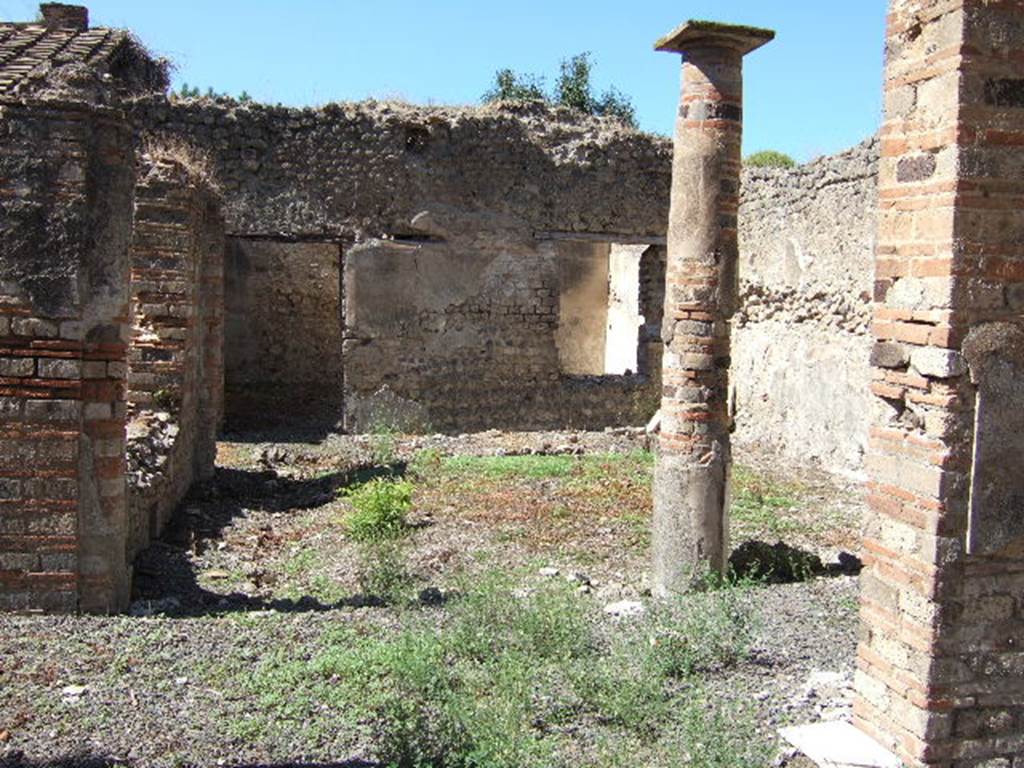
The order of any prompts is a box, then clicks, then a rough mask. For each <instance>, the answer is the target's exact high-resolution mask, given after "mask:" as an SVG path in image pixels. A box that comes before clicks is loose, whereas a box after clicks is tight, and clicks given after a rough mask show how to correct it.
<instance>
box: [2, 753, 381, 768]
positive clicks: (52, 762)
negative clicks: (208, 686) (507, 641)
mask: <svg viewBox="0 0 1024 768" xmlns="http://www.w3.org/2000/svg"><path fill="white" fill-rule="evenodd" d="M131 765H134V763H132V762H130V761H125V760H118V759H116V758H113V757H104V756H102V755H92V754H79V755H67V756H62V757H57V758H48V759H45V760H37V759H34V758H27V757H25V756H24V755H22V754H20V753H11V754H8V755H3V754H0V768H124V766H131ZM224 765H225V766H227V767H228V768H380V763H368V762H366V761H365V760H345V761H343V762H332V763H306V762H300V761H296V762H291V761H284V762H277V763H231V762H227V763H224Z"/></svg>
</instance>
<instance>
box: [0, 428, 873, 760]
mask: <svg viewBox="0 0 1024 768" xmlns="http://www.w3.org/2000/svg"><path fill="white" fill-rule="evenodd" d="M645 446H646V437H645V436H644V435H643V434H642V433H641V432H638V431H636V430H615V431H611V432H604V433H528V434H523V433H515V434H513V433H493V432H492V433H483V434H480V435H465V436H457V437H444V436H432V437H421V438H415V439H410V440H394V441H391V439H390V438H381V437H379V436H378V437H371V438H366V437H363V438H345V437H331V438H328V439H326V440H322V441H321V442H319V443H315V444H314V443H297V442H289V443H273V444H270V443H254V442H243V441H236V442H225V443H222V444H221V446H220V450H219V464H220V467H219V469H218V473H217V477H216V479H215V480H214V481H213V482H212V483H210V484H208V485H207V486H205V487H204V488H200V489H197V491H196V492H195V493H194V495H193V497H192V498H190V499H189V501H188V502H187V503H186V504H185V505H183V509H182V511H181V514H179V515H178V517H177V519H176V520H175V523H174V525H173V526H172V527H171V529H170V530H169V531H168V533H167V535H166V536H165V538H164V539H163V540H161V541H159V542H156V543H154V545H153V546H152V547H150V549H149V550H147V551H146V552H144V553H143V554H142V555H141V556H140V558H139V559H138V561H137V574H136V587H135V588H136V596H135V597H136V599H135V602H134V604H133V614H134V615H131V616H120V617H109V618H102V617H79V618H75V617H46V616H0V766H23V765H24V766H28V765H32V766H36V765H38V766H43V765H47V766H49V765H54V766H55V765H68V766H71V765H88V764H90V761H93V762H95V764H120V763H129V764H133V765H139V766H183V765H197V766H199V765H202V766H206V765H274V766H285V765H312V764H316V765H324V764H329V765H351V766H357V765H371V764H372V763H370V762H369V760H370V756H371V755H372V745H371V744H365V743H360V742H359V740H358V738H356V737H355V736H354V735H353V734H352V733H346V732H345V730H344V728H339V730H338V733H336V734H333V735H332V736H331V737H330V738H326V737H324V738H321V739H320V740H319V741H315V742H311V741H309V740H302V739H298V738H296V739H295V740H291V741H290V740H289V739H288V738H281V737H275V738H274V739H269V738H267V739H263V738H259V737H254V736H253V735H252V734H251V733H243V732H242V731H241V730H240V729H239V727H238V724H239V722H241V721H242V720H244V718H245V717H246V715H247V714H248V713H251V712H252V711H253V709H254V708H256V707H258V706H259V702H258V701H253V700H251V699H250V698H248V697H246V696H244V695H242V694H240V693H239V691H238V690H237V689H234V688H232V687H231V686H228V685H226V684H225V682H224V679H223V677H222V676H221V675H220V674H219V673H218V670H219V669H220V668H221V666H222V665H223V664H224V663H225V660H232V662H233V663H240V664H243V665H244V664H246V663H255V661H256V660H257V659H260V658H263V657H264V656H265V655H266V654H267V653H268V652H270V651H274V650H278V649H285V650H289V649H293V650H294V653H295V654H296V655H297V656H301V655H302V654H304V653H307V652H308V649H309V648H310V647H312V645H313V644H315V642H316V641H317V639H318V638H320V637H321V636H322V635H323V634H324V632H326V631H329V630H331V629H332V628H336V627H338V626H340V625H352V626H372V627H389V626H397V625H398V624H399V623H400V622H401V621H402V620H403V619H402V615H403V614H402V613H401V611H399V610H397V609H394V608H389V607H380V606H376V605H374V603H373V600H372V599H370V598H368V597H367V596H364V595H360V594H359V580H358V570H359V565H358V559H357V558H356V556H355V554H354V551H353V548H352V546H351V543H350V542H348V541H346V537H345V534H344V529H343V527H342V526H341V525H340V524H339V521H340V519H341V517H342V515H343V514H344V510H345V507H344V504H345V502H344V501H343V500H341V499H339V496H338V491H339V489H341V488H344V487H345V486H346V485H348V484H350V483H351V482H352V481H353V478H355V477H356V476H357V475H359V473H360V472H363V473H365V472H366V468H367V467H368V466H369V465H371V464H372V463H373V461H374V459H375V458H376V459H380V458H381V454H385V453H386V454H388V455H389V458H393V459H394V460H395V461H397V462H399V463H401V462H403V461H408V460H410V459H412V458H413V457H414V456H415V455H416V454H417V453H418V452H422V451H423V450H424V449H430V450H433V451H436V452H438V453H441V454H444V455H449V456H495V455H498V456H511V455H536V454H552V453H553V454H558V455H567V456H581V457H591V458H581V459H580V460H579V461H580V464H579V466H576V465H573V468H572V473H571V474H570V475H567V476H566V477H549V476H537V477H526V478H524V477H511V478H510V477H497V478H491V479H489V480H486V481H483V480H476V479H475V478H474V477H473V476H472V475H470V476H469V477H468V479H467V476H466V475H459V474H458V473H452V472H448V473H447V474H446V473H443V472H439V473H438V475H439V479H437V480H428V481H425V482H423V483H421V484H420V485H422V487H419V486H418V490H417V495H416V497H415V502H416V503H415V508H414V511H413V514H412V523H413V525H414V527H415V530H414V532H413V534H412V536H411V541H412V545H411V547H410V554H409V557H410V568H411V570H412V572H413V574H414V576H415V578H416V587H417V589H428V588H436V589H441V590H443V589H445V588H446V587H447V586H448V584H449V580H450V579H451V578H453V577H454V576H455V575H457V574H465V573H470V574H472V573H473V572H474V569H514V568H518V569H519V573H521V574H522V578H523V579H524V582H529V581H530V580H536V579H543V578H563V577H565V576H567V575H572V574H577V576H576V578H577V579H579V580H580V581H581V584H583V583H585V582H588V583H589V585H588V586H586V587H585V588H583V589H582V591H584V592H585V593H586V594H585V596H584V599H587V600H590V601H592V602H593V604H594V607H595V612H598V613H599V612H600V609H601V608H602V607H603V606H605V605H606V604H608V603H610V602H614V601H618V600H623V599H626V600H640V601H643V600H644V599H646V594H647V592H646V583H645V580H644V576H643V574H644V571H645V562H646V557H647V541H646V526H647V518H646V515H647V509H648V508H649V503H650V502H649V492H648V491H647V487H648V485H649V469H648V468H645V465H644V460H643V454H640V453H638V452H639V451H642V450H643V449H644V448H645ZM606 454H625V455H626V456H627V457H632V458H626V459H622V460H614V459H608V460H607V464H606V465H605V464H604V463H602V462H603V461H604V459H602V458H601V457H602V456H604V455H606ZM420 455H422V454H420ZM740 460H741V462H743V463H744V464H745V465H746V466H747V467H751V468H753V470H752V471H756V472H760V473H762V475H764V473H769V472H770V471H772V470H773V465H772V462H771V459H770V457H757V456H750V455H741V456H740ZM586 462H589V463H586ZM586 467H592V468H593V467H597V470H593V469H592V470H586V471H585V469H586ZM786 472H787V479H786V481H785V483H788V485H784V486H783V485H780V486H778V487H780V488H781V487H784V489H786V490H787V492H788V493H789V496H784V498H787V499H789V501H787V502H786V503H785V504H782V505H778V509H776V508H775V507H771V511H772V514H773V515H774V516H773V517H771V518H770V519H768V518H765V519H768V523H767V525H768V528H767V530H766V531H763V532H761V533H763V534H764V536H765V538H767V535H768V534H770V533H773V532H776V531H778V530H784V531H786V532H787V534H788V535H787V536H786V541H787V543H788V544H794V545H796V546H800V547H805V548H808V549H810V550H812V551H815V552H817V553H819V554H821V555H823V556H824V559H826V561H827V560H829V559H830V558H831V554H834V553H836V552H838V551H839V550H841V549H844V548H850V547H851V544H852V543H855V541H856V530H857V518H858V515H859V506H858V505H859V496H858V495H857V494H856V493H855V492H854V491H853V489H852V487H851V485H852V484H851V483H846V482H842V481H836V480H834V479H831V478H828V477H827V476H824V475H822V474H820V473H817V472H813V471H809V470H808V471H800V472H794V471H793V470H792V468H790V467H787V468H786ZM759 482H766V481H763V479H762V480H759ZM780 482H781V481H780ZM779 493H780V494H781V493H782V492H781V491H780V492H779ZM771 498H774V496H772V497H771ZM765 508H766V509H767V507H765ZM759 509H760V508H759ZM751 520H752V521H753V522H751ZM751 520H747V521H746V522H744V523H743V525H745V526H746V528H745V529H742V530H743V531H744V532H745V533H747V534H757V533H758V531H757V530H756V527H757V525H759V524H760V523H761V521H762V517H761V516H754V517H753V518H751ZM821 521H824V522H823V523H822V522H821ZM734 533H735V531H734ZM740 540H742V539H740ZM542 568H545V569H558V576H557V577H555V576H547V577H545V576H542V575H540V574H541V569H542ZM551 572H552V571H550V570H546V571H544V573H551ZM580 574H582V575H580ZM857 591H858V580H857V577H856V576H855V575H839V576H831V577H821V578H815V579H812V580H810V581H807V582H803V583H797V584H783V585H772V586H766V587H762V588H758V592H757V612H758V614H759V615H760V620H761V627H760V629H759V634H758V639H757V641H756V643H755V648H754V652H753V654H752V656H751V658H750V659H749V660H747V661H745V662H743V663H741V664H740V665H738V666H736V667H734V668H731V669H728V670H725V671H723V672H719V673H715V674H714V675H712V676H711V677H709V679H708V680H707V685H708V686H709V687H710V688H711V689H712V690H715V691H720V692H721V693H722V695H724V696H728V697H732V698H735V699H738V700H743V701H749V702H753V703H754V704H755V705H756V709H757V711H758V713H759V714H758V721H759V725H760V727H761V728H762V729H763V730H765V731H766V732H771V733H774V731H775V730H776V729H777V728H778V727H779V726H782V725H787V724H795V723H802V722H810V721H814V720H821V719H836V718H842V717H848V715H849V706H850V696H851V691H850V684H851V678H852V673H853V662H854V652H855V642H856V641H855V637H856V599H857ZM424 610H434V611H438V612H439V614H438V615H439V616H440V615H441V613H443V611H444V608H443V606H441V607H434V608H429V609H426V608H425V609H424ZM799 760H800V758H794V756H792V755H787V754H785V753H783V754H782V756H781V757H780V760H779V763H780V764H788V765H798V764H800V763H799ZM346 761H348V762H346Z"/></svg>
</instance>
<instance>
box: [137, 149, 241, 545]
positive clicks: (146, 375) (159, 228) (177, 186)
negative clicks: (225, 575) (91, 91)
mask: <svg viewBox="0 0 1024 768" xmlns="http://www.w3.org/2000/svg"><path fill="white" fill-rule="evenodd" d="M223 253H224V235H223V221H222V219H221V218H220V213H219V198H218V197H217V196H216V195H215V194H214V193H213V192H212V190H211V189H210V188H209V186H208V185H207V183H206V182H204V181H203V180H202V179H199V178H197V177H196V176H195V175H194V174H192V173H190V172H189V171H188V170H187V169H186V168H184V167H183V166H181V165H180V164H179V163H177V162H175V161H168V160H159V161H153V160H151V159H149V158H144V159H143V170H142V174H141V178H140V180H139V184H138V186H137V188H136V200H135V228H134V233H133V242H132V272H131V311H132V341H131V346H130V349H129V353H128V363H129V365H128V403H129V407H130V413H129V423H128V467H129V487H130V493H129V508H128V552H129V555H133V554H134V553H135V552H137V551H139V550H140V549H142V548H143V547H145V546H146V545H147V544H148V543H149V541H150V538H151V537H153V536H156V535H158V534H159V532H160V530H161V529H162V528H163V526H164V524H165V523H166V522H167V520H168V518H169V517H170V515H171V513H172V512H173V511H174V509H175V507H176V506H177V505H178V503H179V502H180V501H181V500H182V498H184V496H185V494H186V493H187V492H188V490H189V488H190V487H191V486H192V484H193V482H194V481H195V480H197V479H202V478H205V477H208V476H210V475H211V474H212V472H213V466H214V458H215V455H216V437H217V431H218V429H219V426H220V422H221V418H222V397H221V395H220V392H221V390H222V387H223V378H224V374H223V370H224V366H223V348H222V344H223V341H222V339H223V317H224V313H223Z"/></svg>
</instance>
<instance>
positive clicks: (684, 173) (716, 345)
mask: <svg viewBox="0 0 1024 768" xmlns="http://www.w3.org/2000/svg"><path fill="white" fill-rule="evenodd" d="M773 37H774V33H773V32H771V31H768V30H760V29H751V28H747V27H731V26H724V25H720V24H712V23H709V22H692V21H691V22H688V23H686V24H684V25H683V26H681V27H679V28H678V29H677V30H675V31H674V32H672V33H671V34H670V35H669V36H667V37H666V38H663V39H662V40H661V41H659V42H658V44H657V45H656V47H657V49H658V50H664V51H674V52H677V53H681V54H683V58H684V62H683V74H682V93H681V97H680V105H679V113H678V116H677V119H676V133H675V149H674V153H673V159H672V199H671V210H670V213H669V226H668V268H667V274H666V285H665V314H664V319H663V325H662V327H663V329H664V331H663V335H664V341H665V353H664V357H663V361H662V400H661V414H662V426H661V437H660V441H659V446H658V458H657V465H656V469H655V479H654V539H653V556H654V562H653V580H652V581H653V586H654V592H655V594H657V595H666V594H669V593H671V592H675V591H681V590H683V589H686V588H687V587H688V586H689V585H690V584H691V583H692V582H693V581H694V580H695V579H699V578H700V577H701V576H703V574H704V572H706V571H708V570H714V571H722V570H724V568H725V564H726V561H727V559H728V530H727V514H726V513H727V504H728V491H727V488H728V477H729V466H730V461H731V455H730V442H729V431H730V428H731V416H730V414H729V409H728V399H729V397H728V391H729V354H730V350H729V320H730V318H731V317H732V314H733V312H734V311H735V309H736V300H737V263H738V259H739V250H738V245H737V228H736V224H737V209H738V206H739V177H740V165H741V156H740V142H741V137H742V118H743V56H744V55H745V54H746V53H749V52H750V51H752V50H754V49H755V48H758V47H760V46H761V45H763V44H764V43H766V42H768V41H769V40H771V39H772V38H773Z"/></svg>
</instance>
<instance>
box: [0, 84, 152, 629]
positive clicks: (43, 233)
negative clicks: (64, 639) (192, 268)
mask: <svg viewBox="0 0 1024 768" xmlns="http://www.w3.org/2000/svg"><path fill="white" fill-rule="evenodd" d="M133 185H134V163H133V156H132V141H131V132H130V130H129V129H128V124H127V122H126V121H125V119H124V115H123V114H121V113H119V112H117V111H114V110H105V109H101V108H94V107H88V106H85V105H82V104H77V103H64V102H61V101H59V100H53V101H48V102H45V103H42V102H20V103H19V102H7V103H2V104H0V230H2V231H3V232H4V236H3V238H2V240H0V610H45V611H51V612H73V611H77V610H82V611H93V612H107V611H116V610H120V609H122V608H124V607H125V606H126V605H127V601H128V589H129V582H130V575H129V569H128V565H127V561H126V557H125V539H126V525H125V513H126V484H125V469H124V464H125V461H124V456H125V440H124V429H125V426H124V425H125V402H124V382H125V370H126V343H127V340H128V318H127V314H128V249H129V243H130V233H131V210H132V202H131V201H132V188H133Z"/></svg>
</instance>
